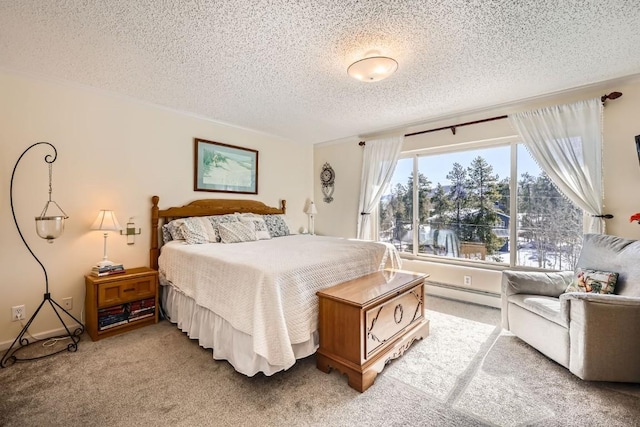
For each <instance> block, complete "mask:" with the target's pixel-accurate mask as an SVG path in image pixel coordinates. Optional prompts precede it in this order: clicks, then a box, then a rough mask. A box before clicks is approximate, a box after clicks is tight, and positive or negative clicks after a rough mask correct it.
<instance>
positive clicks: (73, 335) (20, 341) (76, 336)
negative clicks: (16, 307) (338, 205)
mask: <svg viewBox="0 0 640 427" xmlns="http://www.w3.org/2000/svg"><path fill="white" fill-rule="evenodd" d="M41 144H45V145H48V146H50V147H51V148H52V149H53V155H51V154H47V155H46V156H45V158H44V161H45V162H46V163H47V164H48V166H49V201H48V202H47V204H46V205H45V208H44V210H43V211H42V213H41V214H40V216H39V217H36V224H38V222H39V221H41V222H42V224H47V221H53V222H58V224H57V227H58V230H57V231H59V233H58V234H55V233H49V230H47V229H46V227H47V226H46V225H44V226H43V227H42V228H38V234H39V235H40V237H42V238H44V239H46V240H47V241H48V242H49V243H52V242H53V239H55V238H56V237H58V236H59V235H60V234H61V233H62V230H63V229H64V219H66V218H68V217H67V216H66V214H65V213H64V211H63V210H62V209H61V208H60V206H58V204H57V203H56V202H55V201H53V200H51V172H52V164H53V162H55V161H56V158H57V157H58V151H57V150H56V147H54V146H53V145H52V144H51V143H49V142H37V143H35V144H33V145H31V146H29V147H28V148H27V149H26V150H24V151H23V152H22V154H21V155H20V157H19V158H18V160H17V161H16V164H15V166H14V167H13V172H12V174H11V187H10V191H9V196H10V199H11V214H12V215H13V222H14V223H15V225H16V228H17V230H18V234H19V235H20V238H21V239H22V242H23V243H24V245H25V246H26V247H27V249H28V250H29V253H31V256H33V258H34V259H35V260H36V262H37V263H38V264H39V265H40V267H42V271H43V273H44V282H45V293H44V298H43V299H42V302H41V303H40V305H39V306H38V308H37V309H36V311H35V312H34V313H33V315H32V316H31V318H29V320H28V321H27V323H26V324H25V325H24V327H23V328H22V330H21V331H20V333H19V334H18V336H17V337H16V339H15V340H14V341H13V344H11V346H10V347H9V348H8V349H7V351H6V352H5V353H4V355H3V356H2V360H0V367H2V368H6V367H7V366H10V365H13V364H14V363H16V362H26V361H30V360H36V359H42V358H44V357H49V356H53V355H54V354H58V353H60V352H63V351H65V350H66V351H71V352H74V351H76V350H78V342H80V335H82V333H83V332H84V325H83V324H82V322H81V321H79V320H78V319H76V318H75V317H74V316H73V315H72V314H71V313H69V312H68V311H67V310H65V309H64V308H63V307H62V306H61V305H60V304H58V303H57V302H56V301H55V300H54V299H53V298H51V294H50V293H49V277H48V276H47V270H46V269H45V268H44V265H43V264H42V262H40V260H39V259H38V257H37V256H36V255H35V254H34V253H33V251H32V250H31V247H29V244H28V243H27V241H26V240H25V238H24V236H23V235H22V231H21V230H20V226H19V225H18V220H17V219H16V214H15V210H14V206H13V179H14V177H15V173H16V169H17V167H18V164H19V163H20V160H22V157H24V155H25V154H26V153H27V152H28V151H29V150H30V149H32V148H33V147H35V146H37V145H41ZM51 203H53V204H54V205H55V206H56V207H57V208H58V209H59V210H60V211H61V212H62V214H63V216H47V209H48V207H49V204H51ZM41 229H42V230H43V231H44V232H45V233H44V234H41ZM47 302H48V303H49V305H50V306H51V308H52V309H53V312H54V313H55V314H56V316H57V317H58V320H60V323H61V324H62V326H63V327H64V330H65V331H66V334H64V335H60V336H57V337H53V338H46V339H43V340H39V339H37V340H34V341H32V342H30V341H29V339H28V338H26V337H25V335H27V336H30V335H29V334H28V329H29V326H31V323H32V322H33V320H34V319H35V318H36V316H37V315H38V313H40V310H41V309H42V307H43V306H45V303H47ZM63 313H64V314H66V315H67V316H69V317H70V318H71V319H73V320H74V321H75V322H76V323H77V324H78V326H77V327H76V329H75V330H74V331H73V332H71V330H70V329H69V327H68V326H67V325H66V324H65V322H64V320H62V316H61V314H63ZM52 339H55V340H61V339H70V340H71V342H69V343H68V344H67V345H66V346H63V347H62V348H55V349H54V350H52V351H49V352H48V353H46V354H41V355H37V356H33V357H24V358H19V357H18V356H17V353H19V352H20V351H21V350H24V349H25V348H26V347H27V346H29V345H32V344H36V343H38V342H41V341H45V340H52ZM16 344H17V345H18V347H16ZM14 347H16V348H15V349H14Z"/></svg>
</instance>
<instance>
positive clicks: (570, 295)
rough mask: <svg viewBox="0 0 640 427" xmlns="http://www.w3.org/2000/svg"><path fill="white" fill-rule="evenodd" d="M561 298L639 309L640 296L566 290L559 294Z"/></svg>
mask: <svg viewBox="0 0 640 427" xmlns="http://www.w3.org/2000/svg"><path fill="white" fill-rule="evenodd" d="M560 299H561V300H570V301H586V302H597V303H600V304H612V305H629V306H633V307H637V308H638V309H640V297H627V296H624V295H615V294H596V293H589V292H567V293H566V294H562V295H560Z"/></svg>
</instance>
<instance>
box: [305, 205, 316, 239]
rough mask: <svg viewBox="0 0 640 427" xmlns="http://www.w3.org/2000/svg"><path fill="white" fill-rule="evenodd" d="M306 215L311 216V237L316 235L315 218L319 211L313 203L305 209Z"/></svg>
mask: <svg viewBox="0 0 640 427" xmlns="http://www.w3.org/2000/svg"><path fill="white" fill-rule="evenodd" d="M304 213H306V214H307V215H309V234H311V235H314V234H316V232H315V224H314V218H313V217H314V215H316V214H317V213H318V210H317V209H316V205H315V204H314V203H313V202H311V203H309V206H307V209H305V211H304Z"/></svg>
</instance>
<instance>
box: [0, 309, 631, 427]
mask: <svg viewBox="0 0 640 427" xmlns="http://www.w3.org/2000/svg"><path fill="white" fill-rule="evenodd" d="M428 309H429V312H428V315H429V317H430V318H431V335H430V336H429V337H428V338H427V339H425V340H422V341H420V342H417V343H414V345H413V346H412V348H411V349H410V350H409V351H408V352H407V353H406V354H405V355H404V356H403V357H402V358H400V359H398V360H396V361H394V362H393V363H391V364H390V365H389V366H387V367H386V369H385V370H384V371H383V372H382V374H380V375H379V376H378V378H377V380H376V382H375V384H374V385H373V386H372V387H371V388H370V389H369V390H367V391H366V392H365V393H363V394H361V393H358V392H356V391H355V390H352V389H351V388H349V387H348V386H347V381H346V377H343V376H341V375H340V374H338V373H337V372H332V373H331V374H329V375H327V374H324V373H322V372H320V371H319V370H318V369H316V367H315V360H314V357H313V356H312V357H309V358H307V359H304V360H301V361H299V362H298V363H297V364H296V365H295V366H294V367H293V368H291V369H290V370H288V371H286V372H281V373H278V374H276V375H274V376H272V377H265V376H263V375H257V376H255V377H253V378H248V377H245V376H243V375H240V374H238V373H236V372H235V371H234V370H233V369H232V368H231V367H230V365H229V364H228V363H226V362H220V361H214V360H213V359H212V357H211V351H210V350H204V349H202V348H200V347H198V345H197V344H196V343H195V342H194V341H191V340H189V339H188V338H187V337H186V335H184V334H183V333H182V332H180V331H178V330H177V328H175V326H173V325H171V324H169V323H168V322H166V321H164V322H160V323H159V324H157V325H154V326H149V327H145V328H142V329H139V330H137V331H133V332H129V333H127V334H123V335H119V336H116V337H113V338H109V339H105V340H103V341H99V342H95V343H94V342H91V341H90V340H89V339H88V338H83V340H82V341H81V342H80V344H79V349H78V352H76V353H66V352H65V353H61V354H59V355H57V356H54V357H51V358H48V359H43V360H40V361H37V362H29V363H20V364H16V365H14V366H11V367H8V368H6V369H1V370H0V385H1V390H0V425H1V426H58V425H59V426H62V425H64V426H80V425H92V426H103V425H105V426H106V425H108V426H138V425H140V426H142V425H146V426H149V425H153V426H245V425H246V426H256V425H260V426H280V425H287V426H304V425H309V426H353V425H360V426H378V425H380V426H382V425H397V426H449V425H451V426H476V425H500V426H515V425H534V426H555V425H558V426H560V425H561V426H567V425H576V426H585V425H593V426H596V425H598V426H600V425H606V426H631V425H640V385H637V384H635V385H634V384H612V383H587V382H583V381H581V380H580V379H578V378H576V377H574V376H573V375H571V374H570V373H569V372H568V371H567V370H565V369H564V368H562V367H560V366H558V365H557V364H555V363H554V362H552V361H550V360H548V359H546V358H545V357H544V356H542V355H541V354H540V353H538V352H537V351H535V350H534V349H532V348H531V347H529V346H527V345H526V344H524V343H522V342H521V341H520V340H518V339H517V338H515V337H513V336H512V335H509V334H505V333H504V332H501V331H500V329H499V327H498V326H497V325H498V322H499V311H498V310H495V309H490V308H485V307H480V306H475V305H470V304H463V303H457V302H453V301H448V300H444V299H439V298H433V297H431V298H429V302H428Z"/></svg>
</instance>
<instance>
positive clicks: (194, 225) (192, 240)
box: [180, 216, 218, 245]
mask: <svg viewBox="0 0 640 427" xmlns="http://www.w3.org/2000/svg"><path fill="white" fill-rule="evenodd" d="M180 230H181V231H182V235H183V236H184V239H185V240H186V241H187V244H188V245H198V244H203V243H216V242H217V241H218V239H217V236H216V232H215V230H214V228H213V225H211V221H209V219H208V218H206V217H200V216H194V217H190V218H184V222H183V223H182V225H181V226H180Z"/></svg>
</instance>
